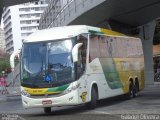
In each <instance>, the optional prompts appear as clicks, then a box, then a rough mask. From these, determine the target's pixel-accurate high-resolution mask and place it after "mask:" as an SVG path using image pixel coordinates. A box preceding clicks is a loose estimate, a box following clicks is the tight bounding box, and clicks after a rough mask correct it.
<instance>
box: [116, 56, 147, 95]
mask: <svg viewBox="0 0 160 120" xmlns="http://www.w3.org/2000/svg"><path fill="white" fill-rule="evenodd" d="M114 61H115V63H116V68H117V71H118V75H119V78H120V80H121V83H122V84H123V91H124V93H128V91H129V80H130V78H132V79H133V80H134V82H135V79H136V78H138V82H139V88H140V90H142V89H143V88H144V62H143V59H142V58H115V59H114Z"/></svg>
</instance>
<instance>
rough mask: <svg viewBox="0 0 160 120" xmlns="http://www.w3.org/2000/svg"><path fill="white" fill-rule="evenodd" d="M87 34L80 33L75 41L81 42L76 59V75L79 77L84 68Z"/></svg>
mask: <svg viewBox="0 0 160 120" xmlns="http://www.w3.org/2000/svg"><path fill="white" fill-rule="evenodd" d="M87 42H88V41H87V34H82V35H79V36H78V37H77V43H83V45H82V46H81V47H80V48H79V51H78V61H77V77H78V78H79V77H80V76H81V75H82V74H83V73H84V71H85V69H86V58H87Z"/></svg>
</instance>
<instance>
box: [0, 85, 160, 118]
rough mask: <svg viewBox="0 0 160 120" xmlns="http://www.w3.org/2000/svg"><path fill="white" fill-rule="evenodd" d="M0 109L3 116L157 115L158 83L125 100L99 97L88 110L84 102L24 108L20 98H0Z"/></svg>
mask: <svg viewBox="0 0 160 120" xmlns="http://www.w3.org/2000/svg"><path fill="white" fill-rule="evenodd" d="M0 113H1V116H0V119H1V118H2V119H3V120H5V119H4V118H12V119H13V118H16V119H15V120H45V119H46V120H57V119H58V120H105V119H107V120H121V119H126V118H125V117H126V115H139V114H141V115H151V114H152V115H156V116H155V117H156V118H157V119H158V117H159V119H160V86H149V87H146V88H145V89H144V90H143V91H142V92H140V93H139V96H138V97H137V98H134V99H131V100H125V99H124V97H123V96H118V97H114V98H110V99H105V100H101V101H99V102H98V106H97V108H96V109H95V110H87V109H86V107H85V106H84V105H80V106H74V107H73V106H72V107H56V108H52V113H51V114H48V115H46V114H44V112H43V109H42V108H33V109H23V107H22V104H21V100H20V99H15V100H11V101H5V102H0ZM64 118H65V119H64ZM9 120H11V119H9Z"/></svg>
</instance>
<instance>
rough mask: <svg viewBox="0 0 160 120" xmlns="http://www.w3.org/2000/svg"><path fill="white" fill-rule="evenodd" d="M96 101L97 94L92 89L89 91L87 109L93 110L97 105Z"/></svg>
mask: <svg viewBox="0 0 160 120" xmlns="http://www.w3.org/2000/svg"><path fill="white" fill-rule="evenodd" d="M97 99H98V93H97V91H96V88H95V87H93V88H92V90H91V101H90V102H89V103H87V107H88V109H94V108H96V105H97Z"/></svg>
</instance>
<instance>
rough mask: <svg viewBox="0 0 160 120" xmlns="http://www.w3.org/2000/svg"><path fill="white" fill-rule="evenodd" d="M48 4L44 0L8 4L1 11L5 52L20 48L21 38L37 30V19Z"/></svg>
mask: <svg viewBox="0 0 160 120" xmlns="http://www.w3.org/2000/svg"><path fill="white" fill-rule="evenodd" d="M47 6H48V5H47V4H46V2H45V0H39V1H36V2H30V3H25V4H21V5H15V6H10V7H7V8H5V9H4V11H3V15H2V17H3V23H4V33H5V43H6V52H7V53H10V54H11V53H12V52H13V51H16V50H18V49H20V48H21V46H22V41H23V39H24V38H25V37H26V36H28V35H29V34H31V33H33V32H35V31H36V30H38V26H39V19H40V16H41V14H42V13H43V11H44V10H45V8H46V7H47Z"/></svg>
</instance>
